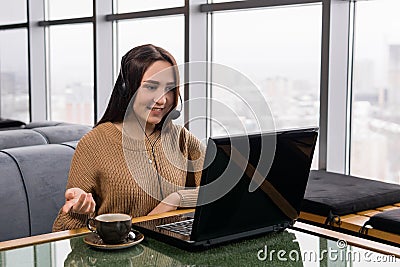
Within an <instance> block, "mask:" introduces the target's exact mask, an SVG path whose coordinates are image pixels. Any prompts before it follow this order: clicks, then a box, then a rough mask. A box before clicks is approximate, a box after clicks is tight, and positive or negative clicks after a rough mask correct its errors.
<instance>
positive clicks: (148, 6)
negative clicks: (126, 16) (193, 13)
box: [115, 0, 185, 13]
mask: <svg viewBox="0 0 400 267" xmlns="http://www.w3.org/2000/svg"><path fill="white" fill-rule="evenodd" d="M115 4H116V10H117V13H127V12H138V11H145V10H154V9H163V8H171V7H179V6H184V5H185V0H147V1H132V0H115Z"/></svg>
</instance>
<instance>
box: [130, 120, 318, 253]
mask: <svg viewBox="0 0 400 267" xmlns="http://www.w3.org/2000/svg"><path fill="white" fill-rule="evenodd" d="M317 135H318V128H307V129H295V130H285V131H278V132H269V133H260V134H250V135H236V136H230V137H211V138H209V140H208V143H207V149H206V155H205V160H204V167H205V168H204V170H203V172H202V177H201V184H200V185H201V186H200V188H199V195H198V200H197V206H196V208H195V212H194V213H193V212H192V213H188V214H183V215H179V216H172V217H167V218H161V219H154V220H150V221H145V222H140V223H135V224H134V225H133V227H134V228H136V229H137V230H139V231H141V232H142V233H143V234H144V235H146V236H149V237H152V238H155V239H158V240H160V241H162V242H165V243H168V244H171V245H173V246H176V247H179V248H182V249H185V250H189V251H194V250H201V249H206V248H209V247H212V246H214V245H217V244H222V243H226V242H230V241H233V240H239V239H243V238H250V237H253V236H258V235H262V234H265V233H270V232H276V231H282V230H284V229H285V228H287V227H290V226H292V225H293V223H294V222H295V221H296V219H297V217H298V216H299V214H300V208H301V202H302V200H303V198H304V193H305V190H306V186H307V181H308V176H309V172H310V167H311V162H312V158H313V153H314V149H315V145H316V140H317Z"/></svg>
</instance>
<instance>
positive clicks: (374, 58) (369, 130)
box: [350, 0, 400, 183]
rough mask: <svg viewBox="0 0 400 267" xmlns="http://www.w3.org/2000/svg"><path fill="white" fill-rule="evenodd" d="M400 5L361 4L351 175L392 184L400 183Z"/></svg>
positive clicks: (382, 0) (390, 0)
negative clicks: (399, 13) (399, 14)
mask: <svg viewBox="0 0 400 267" xmlns="http://www.w3.org/2000/svg"><path fill="white" fill-rule="evenodd" d="M398 10H400V3H399V1H397V0H379V1H359V2H357V3H356V14H355V48H354V70H353V101H352V128H351V129H352V131H351V157H350V172H351V174H353V175H357V176H363V177H367V178H373V179H378V180H381V181H385V182H393V183H399V182H400V165H399V160H400V154H399V152H398V151H399V149H400V109H399V105H400V17H399V16H398V12H397V11H398ZM372 17H373V18H375V19H373V20H371V18H372ZM377 18H379V19H377Z"/></svg>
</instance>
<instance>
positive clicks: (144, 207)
mask: <svg viewBox="0 0 400 267" xmlns="http://www.w3.org/2000/svg"><path fill="white" fill-rule="evenodd" d="M170 126H171V127H170V128H169V130H167V131H163V132H162V134H161V137H158V136H159V132H158V133H154V134H152V135H150V136H149V139H148V140H135V139H130V138H127V137H126V135H123V134H122V133H121V131H120V130H118V129H117V128H116V127H115V126H114V124H112V123H111V122H107V123H103V124H101V125H99V126H97V127H96V128H94V129H93V130H91V131H90V132H89V133H88V134H86V135H85V136H84V137H83V138H82V139H81V140H80V141H79V143H78V146H77V148H76V151H75V154H74V156H73V158H72V162H71V168H70V172H69V177H68V183H67V188H72V187H79V188H81V189H83V190H84V191H85V192H88V193H89V192H90V193H92V194H93V197H94V200H95V202H96V211H95V214H91V215H90V216H96V215H98V214H103V213H126V214H130V215H131V216H132V217H138V216H144V215H146V214H148V213H149V212H150V211H151V210H152V209H153V208H155V207H156V206H157V205H158V204H159V203H160V200H161V199H163V198H165V197H166V196H168V195H169V194H171V193H173V192H178V193H179V195H180V196H181V203H180V206H181V207H190V206H191V207H193V206H195V204H196V201H197V192H198V190H197V189H195V188H193V187H192V188H191V189H184V187H185V184H186V183H187V179H186V178H187V177H189V176H188V174H189V173H190V172H188V171H187V170H188V169H187V166H188V165H190V166H192V167H194V171H193V172H192V177H194V181H192V184H193V183H194V184H195V185H196V186H199V184H200V177H201V167H202V166H203V160H204V147H203V146H202V145H201V143H200V141H199V140H198V139H197V138H196V137H195V136H194V135H192V134H191V133H190V132H189V131H187V130H186V129H185V128H182V127H181V126H177V125H173V124H171V125H170ZM152 147H153V151H154V155H153V153H152ZM188 160H189V161H188ZM157 169H158V171H157ZM192 170H193V168H192ZM160 182H161V183H160ZM160 185H161V186H160ZM160 188H161V189H160ZM87 218H88V215H81V214H76V213H72V212H69V213H67V214H65V213H62V211H61V210H60V212H59V214H58V216H57V218H56V220H55V222H54V225H53V231H62V230H68V229H75V228H81V227H85V226H86V220H87Z"/></svg>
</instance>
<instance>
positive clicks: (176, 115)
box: [168, 94, 183, 120]
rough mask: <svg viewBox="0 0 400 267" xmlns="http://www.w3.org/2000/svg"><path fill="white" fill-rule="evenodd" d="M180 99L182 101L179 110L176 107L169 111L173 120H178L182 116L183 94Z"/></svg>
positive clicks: (169, 116)
mask: <svg viewBox="0 0 400 267" xmlns="http://www.w3.org/2000/svg"><path fill="white" fill-rule="evenodd" d="M179 100H180V101H181V108H180V109H179V110H176V109H174V110H172V111H171V112H170V113H169V115H168V118H170V119H171V120H176V119H177V118H179V117H180V116H181V111H182V106H183V103H182V97H181V94H179Z"/></svg>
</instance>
